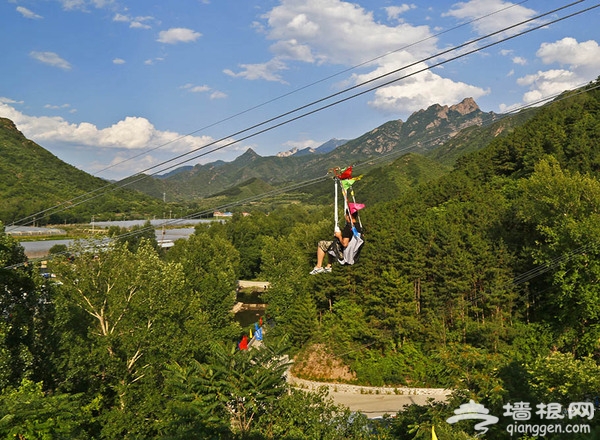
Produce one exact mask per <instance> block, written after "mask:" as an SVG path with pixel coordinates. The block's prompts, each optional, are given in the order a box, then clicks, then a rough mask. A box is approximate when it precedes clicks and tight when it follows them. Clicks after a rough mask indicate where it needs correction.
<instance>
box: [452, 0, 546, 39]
mask: <svg viewBox="0 0 600 440" xmlns="http://www.w3.org/2000/svg"><path fill="white" fill-rule="evenodd" d="M535 15H536V12H535V11H534V10H533V9H528V8H525V7H524V6H521V5H519V4H515V3H511V2H505V1H503V0H470V1H467V2H460V3H456V4H454V5H453V6H452V9H450V11H448V12H447V13H445V14H443V16H446V17H447V16H450V17H454V18H458V19H459V20H464V21H471V20H474V21H473V22H472V23H471V26H472V27H473V29H474V30H475V32H477V33H478V34H479V35H487V34H490V33H492V32H496V31H498V30H500V29H504V28H505V27H508V26H511V25H514V24H516V23H519V22H521V21H524V20H528V19H530V18H532V17H534V16H535ZM529 26H531V23H530V24H529ZM518 29H519V30H520V31H522V30H523V27H519V28H518Z"/></svg>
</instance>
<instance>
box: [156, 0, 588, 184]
mask: <svg viewBox="0 0 600 440" xmlns="http://www.w3.org/2000/svg"><path fill="white" fill-rule="evenodd" d="M576 3H580V2H575V3H573V4H576ZM571 5H572V4H571ZM568 6H570V5H567V6H565V7H568ZM598 6H600V5H595V6H592V7H589V8H586V9H584V10H582V11H577V12H575V13H573V14H570V15H568V16H565V17H560V18H558V19H555V20H552V21H550V22H547V23H544V24H542V25H540V26H537V27H535V28H532V29H529V30H526V31H523V32H521V33H518V34H516V35H512V36H510V37H507V38H504V39H501V40H499V41H496V42H493V43H490V44H488V45H486V46H483V47H481V48H478V49H475V50H472V51H469V52H467V53H464V54H461V55H458V56H456V57H453V58H450V59H448V60H445V61H442V62H440V63H438V64H436V65H434V66H430V67H428V68H427V69H422V70H421V71H418V72H414V73H412V74H410V75H406V76H404V77H401V78H396V79H394V80H392V81H390V82H388V83H385V84H383V85H387V84H389V83H392V82H396V81H398V80H400V79H404V78H406V77H408V76H411V75H413V74H416V73H420V72H422V71H424V70H428V69H430V68H433V67H437V66H439V65H442V64H445V63H447V62H450V61H453V60H455V59H457V58H460V57H463V56H467V55H469V54H472V53H474V52H476V51H479V50H483V49H485V48H487V47H490V46H493V45H495V44H499V43H501V42H503V41H506V40H508V39H512V38H515V37H517V36H520V35H523V34H525V33H528V32H531V31H533V30H536V29H539V28H541V27H544V26H548V25H549V24H552V23H555V22H557V21H561V20H564V19H566V18H570V17H572V16H574V15H578V14H581V13H583V12H587V11H589V10H591V9H594V8H596V7H598ZM565 7H563V8H559V9H564V8H565ZM555 11H556V10H553V11H551V13H553V12H555ZM548 14H549V13H546V14H542V16H543V15H548ZM536 18H539V17H534V18H533V19H530V20H526V22H528V21H531V20H534V19H536ZM521 24H522V23H520V24H517V25H513V26H510V27H508V28H505V29H503V30H500V31H497V32H495V33H493V34H490V35H489V36H491V35H495V34H498V33H500V32H505V31H506V30H507V29H510V28H513V27H515V26H518V25H521ZM489 36H486V38H487V37H489ZM479 40H481V38H479V39H476V40H473V42H474V41H479ZM466 44H469V43H465V44H463V45H460V46H457V48H460V47H464V46H465V45H466ZM470 44H472V42H470ZM454 50H456V48H455V49H454ZM446 52H448V51H444V52H443V53H446ZM405 68H406V67H405ZM403 69H404V68H403ZM403 69H398V70H396V71H395V72H397V71H399V70H403ZM385 76H387V75H385ZM378 79H379V78H378ZM368 82H371V81H368ZM383 85H379V86H377V87H374V88H371V89H369V90H367V91H363V92H360V93H359V94H356V95H353V96H351V97H348V98H345V99H343V100H340V101H337V102H336V103H333V104H329V105H327V106H324V107H321V108H319V109H316V110H313V111H311V112H309V113H307V114H312V113H314V112H315V111H320V110H323V109H324V108H328V107H330V106H332V105H335V104H338V103H340V102H343V101H345V100H348V99H351V98H353V97H356V96H358V95H360V94H364V93H367V92H369V91H372V90H374V89H376V88H378V87H382V86H383ZM353 88H356V87H353ZM353 88H351V89H353ZM337 95H338V94H335V95H332V96H337ZM321 101H322V100H321ZM321 101H319V102H321ZM306 107H307V106H303V107H301V108H306ZM290 113H292V112H288V113H286V115H288V114H290ZM307 114H304V115H301V116H299V117H304V116H306V115H307ZM299 117H296V118H293V119H291V120H288V121H285V122H284V123H289V122H291V121H293V120H296V119H298V118H299ZM272 120H273V119H271V121H272ZM282 124H283V123H280V124H277V125H276V126H273V127H270V128H268V130H271V129H273V128H276V127H278V126H280V125H282ZM264 131H266V130H262V131H260V132H258V133H255V134H253V135H252V136H255V135H257V134H260V133H261V132H264ZM241 140H243V139H241ZM241 140H239V141H241ZM239 141H238V142H239ZM225 146H229V145H225ZM225 146H221V147H218V148H216V149H214V150H211V151H210V152H213V151H216V150H217V149H221V148H225ZM196 151H197V150H196ZM210 152H209V153H210ZM196 157H198V156H196ZM196 157H194V158H196ZM188 160H191V159H188ZM186 161H187V160H186ZM168 162H170V161H166V162H165V163H168ZM319 179H323V178H319ZM319 179H315V182H316V181H318V180H319ZM315 182H311V183H310V184H313V183H315ZM293 186H294V187H298V185H293ZM278 191H283V190H278Z"/></svg>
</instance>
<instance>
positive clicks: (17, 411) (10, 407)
mask: <svg viewBox="0 0 600 440" xmlns="http://www.w3.org/2000/svg"><path fill="white" fill-rule="evenodd" d="M90 410H91V408H85V407H82V406H81V399H80V396H77V395H70V394H47V393H44V392H43V391H42V384H41V383H39V382H38V383H36V382H32V381H30V380H29V379H23V381H22V382H21V385H20V386H19V387H18V388H11V387H9V388H7V389H5V390H4V392H3V393H1V394H0V437H2V438H5V439H12V438H19V439H28V440H34V439H50V438H69V439H87V438H89V437H88V434H87V433H86V432H85V429H84V427H85V424H86V420H87V418H88V417H89V411H90Z"/></svg>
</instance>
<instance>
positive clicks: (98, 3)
mask: <svg viewBox="0 0 600 440" xmlns="http://www.w3.org/2000/svg"><path fill="white" fill-rule="evenodd" d="M59 2H60V3H61V4H62V7H63V9H65V10H66V11H73V10H80V11H84V12H87V11H88V6H93V7H94V8H96V9H102V8H106V7H110V6H112V5H114V3H115V0H59Z"/></svg>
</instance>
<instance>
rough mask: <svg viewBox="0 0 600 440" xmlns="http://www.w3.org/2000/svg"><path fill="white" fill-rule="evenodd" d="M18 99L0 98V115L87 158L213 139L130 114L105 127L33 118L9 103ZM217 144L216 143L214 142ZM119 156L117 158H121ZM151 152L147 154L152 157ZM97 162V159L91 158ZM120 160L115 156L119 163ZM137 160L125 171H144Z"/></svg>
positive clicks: (182, 147) (177, 149)
mask: <svg viewBox="0 0 600 440" xmlns="http://www.w3.org/2000/svg"><path fill="white" fill-rule="evenodd" d="M14 102H15V101H14V100H12V99H10V98H0V117H4V118H8V119H10V120H12V121H13V122H14V123H15V125H16V126H17V128H18V129H19V130H20V131H21V132H23V134H24V135H25V136H26V137H27V138H28V139H31V140H33V141H35V142H37V143H39V144H40V145H42V146H44V147H45V148H48V146H50V145H53V146H55V147H60V146H77V147H78V148H79V149H86V150H87V151H88V153H89V154H88V155H87V157H88V158H93V157H94V156H95V155H96V156H97V157H103V158H104V157H111V156H112V155H113V154H115V155H117V156H118V155H121V156H123V157H125V156H128V157H130V156H131V154H132V153H133V152H137V154H144V150H150V149H155V147H159V146H160V147H161V151H160V153H162V154H169V153H177V154H181V153H186V152H190V151H192V150H195V149H197V148H200V147H203V146H205V145H207V144H209V143H211V142H213V141H214V139H213V138H211V137H210V136H183V135H181V134H179V133H176V132H172V131H160V130H157V129H156V128H155V127H154V125H153V124H152V123H151V122H150V121H148V120H147V119H146V118H142V117H131V116H128V117H126V118H125V119H123V120H121V121H118V122H117V123H115V124H113V125H111V126H109V127H106V128H98V127H97V126H96V125H94V124H91V123H88V122H82V123H79V124H73V123H69V122H67V121H66V120H65V119H63V118H62V117H58V116H55V117H49V116H42V117H34V116H29V115H26V114H24V113H22V112H20V111H18V110H16V109H15V107H14V106H12V105H10V104H12V103H14ZM215 146H217V145H215ZM158 154H159V152H155V151H152V155H151V156H152V157H153V158H154V159H152V160H153V161H157V159H156V158H157V157H159V156H158ZM121 156H118V157H121ZM149 157H150V155H148V156H147V158H149ZM89 160H90V161H91V162H93V160H96V161H98V159H89ZM115 161H118V159H114V160H113V163H116V162H115ZM133 162H134V163H128V164H127V165H126V166H123V167H122V172H121V174H120V175H121V177H122V176H123V175H127V174H123V172H125V171H126V172H127V173H128V174H133V173H135V172H138V171H141V170H143V169H145V168H143V166H144V165H143V164H142V163H141V162H140V161H138V160H137V159H136V160H135V161H133ZM97 165H98V167H96V168H95V169H96V170H100V169H104V168H106V166H107V164H106V162H103V164H102V166H100V165H99V162H98V163H97ZM83 168H84V169H86V171H88V172H92V171H93V169H92V168H93V166H92V165H90V164H86V166H84V167H83Z"/></svg>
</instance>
